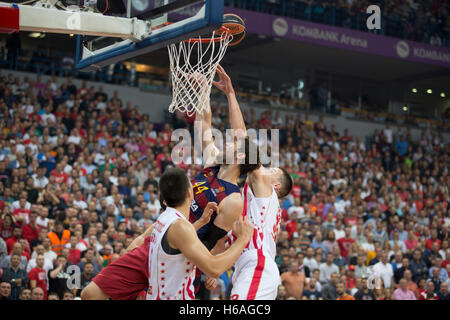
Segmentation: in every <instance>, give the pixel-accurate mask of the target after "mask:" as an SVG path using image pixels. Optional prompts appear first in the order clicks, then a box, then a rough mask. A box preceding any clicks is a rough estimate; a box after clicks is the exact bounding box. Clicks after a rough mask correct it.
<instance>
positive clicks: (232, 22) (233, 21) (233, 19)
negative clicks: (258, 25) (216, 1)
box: [222, 13, 245, 36]
mask: <svg viewBox="0 0 450 320" xmlns="http://www.w3.org/2000/svg"><path fill="white" fill-rule="evenodd" d="M222 25H223V26H224V27H227V28H228V29H230V31H231V34H232V35H233V36H234V35H237V34H240V33H242V32H244V31H245V23H244V20H243V19H242V18H241V17H239V16H238V15H235V14H233V13H227V14H224V15H223V23H222Z"/></svg>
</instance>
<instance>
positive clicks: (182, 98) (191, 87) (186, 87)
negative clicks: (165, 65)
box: [167, 32, 233, 117]
mask: <svg viewBox="0 0 450 320" xmlns="http://www.w3.org/2000/svg"><path fill="white" fill-rule="evenodd" d="M215 37H216V38H215ZM214 38H215V39H216V41H207V39H202V38H201V37H198V38H195V39H190V41H181V42H180V43H179V44H178V45H177V44H171V45H169V46H168V47H167V48H168V50H169V59H170V72H171V77H172V95H173V97H172V103H171V104H170V106H169V111H170V112H172V113H173V112H175V111H176V110H179V111H180V112H182V113H186V114H187V115H188V116H189V117H190V116H192V115H194V114H195V113H196V112H202V111H203V110H204V109H207V108H208V107H209V99H210V94H211V86H212V81H213V79H214V75H215V73H216V69H217V66H218V65H219V63H220V61H221V60H222V58H223V57H224V55H225V52H226V50H227V47H228V44H229V43H230V42H231V40H232V39H233V36H231V35H230V34H229V33H228V32H222V33H221V34H220V35H219V34H217V33H216V32H213V35H212V39H214Z"/></svg>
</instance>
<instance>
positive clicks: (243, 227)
mask: <svg viewBox="0 0 450 320" xmlns="http://www.w3.org/2000/svg"><path fill="white" fill-rule="evenodd" d="M253 231H254V228H253V226H252V225H251V224H250V222H249V221H248V217H245V219H244V218H240V219H238V220H237V221H235V222H234V224H233V232H234V234H235V235H236V237H237V238H243V239H244V240H248V241H250V239H251V238H252V236H253Z"/></svg>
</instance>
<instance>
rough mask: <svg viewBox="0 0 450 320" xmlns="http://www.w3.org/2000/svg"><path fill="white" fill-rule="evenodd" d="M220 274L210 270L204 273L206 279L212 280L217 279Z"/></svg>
mask: <svg viewBox="0 0 450 320" xmlns="http://www.w3.org/2000/svg"><path fill="white" fill-rule="evenodd" d="M222 273H223V272H220V270H210V271H209V272H205V274H206V275H207V276H208V277H210V278H213V279H217V278H219V277H220V275H221V274H222Z"/></svg>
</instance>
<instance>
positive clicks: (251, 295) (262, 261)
mask: <svg viewBox="0 0 450 320" xmlns="http://www.w3.org/2000/svg"><path fill="white" fill-rule="evenodd" d="M217 73H218V75H219V77H220V84H221V85H218V84H216V87H218V88H222V91H224V92H225V93H226V94H227V96H229V94H228V92H230V91H232V85H231V80H230V78H229V77H228V75H227V74H226V73H225V71H224V70H223V68H222V67H219V68H218V69H217ZM228 101H229V104H231V105H233V106H229V109H230V110H232V109H233V108H235V109H236V108H239V105H238V102H237V100H236V99H235V98H234V99H233V98H229V99H228ZM239 115H240V117H239ZM230 125H231V127H232V128H233V129H240V130H242V132H244V134H245V133H246V128H245V123H244V119H243V118H242V114H241V113H240V112H236V113H234V114H233V116H232V115H231V113H230ZM292 184H293V183H292V179H291V177H290V175H289V174H288V172H287V171H286V170H285V169H283V168H264V167H262V166H261V167H260V168H258V169H257V170H254V171H252V172H250V173H248V174H247V180H246V183H245V185H244V190H243V192H242V193H243V198H244V210H243V216H244V217H247V218H248V219H249V221H250V223H251V224H252V225H253V226H254V228H255V229H254V231H253V235H252V240H251V241H250V242H249V243H248V244H247V246H246V248H245V249H244V252H243V253H242V255H241V256H240V257H239V259H238V260H237V261H236V263H235V265H234V267H235V270H234V274H233V278H232V283H233V288H232V291H231V299H232V300H274V299H275V298H276V296H277V288H278V285H279V284H280V283H281V281H280V274H279V271H278V267H277V264H276V263H275V255H276V237H277V235H278V233H279V231H280V221H281V209H280V206H279V201H278V199H279V198H284V197H285V196H287V195H288V194H289V193H290V192H291V189H292ZM235 239H236V235H234V234H233V233H232V232H230V233H229V235H228V242H229V244H232V243H234V241H235ZM210 283H211V282H210Z"/></svg>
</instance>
